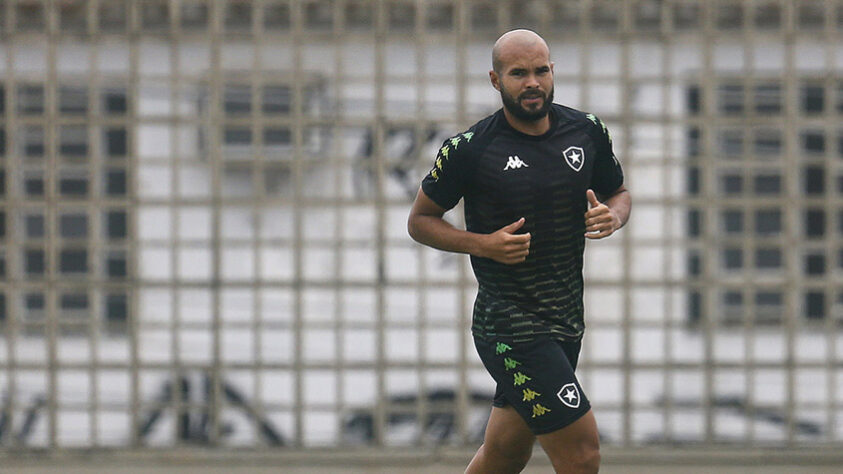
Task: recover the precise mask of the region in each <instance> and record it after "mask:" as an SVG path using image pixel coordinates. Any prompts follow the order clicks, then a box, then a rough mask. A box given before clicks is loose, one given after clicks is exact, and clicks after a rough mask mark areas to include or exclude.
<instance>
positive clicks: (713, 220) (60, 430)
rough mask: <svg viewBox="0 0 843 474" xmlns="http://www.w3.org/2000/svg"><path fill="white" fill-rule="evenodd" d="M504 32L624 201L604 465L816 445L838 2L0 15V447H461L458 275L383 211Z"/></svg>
mask: <svg viewBox="0 0 843 474" xmlns="http://www.w3.org/2000/svg"><path fill="white" fill-rule="evenodd" d="M515 27H526V28H532V29H535V30H536V31H538V32H540V33H541V34H543V36H544V37H545V38H546V39H547V40H548V42H549V44H550V47H551V55H552V59H553V60H554V61H555V79H556V82H555V84H556V100H557V101H559V102H560V103H564V104H566V105H570V106H573V107H576V108H579V109H582V110H586V111H589V112H593V113H595V114H597V115H598V116H600V117H601V118H602V119H603V121H604V122H605V123H606V124H607V125H608V127H609V129H610V131H611V133H612V136H613V139H614V143H615V147H616V148H615V151H616V153H617V155H618V156H619V158H620V159H621V161H622V163H623V165H624V168H625V170H626V174H627V187H628V188H630V189H631V190H632V192H633V197H634V202H635V209H634V212H633V218H632V220H631V221H630V223H629V225H628V227H627V228H626V229H624V230H623V231H622V232H621V233H620V234H618V235H616V236H613V237H612V238H610V239H607V240H605V241H599V242H590V243H589V244H588V247H587V250H586V254H587V255H586V286H587V288H588V289H587V292H586V308H587V316H586V324H587V325H588V329H587V330H586V339H585V342H584V346H583V354H582V357H581V363H580V365H581V369H579V370H578V372H579V374H580V378H581V382H582V383H583V385H584V387H585V389H586V390H587V392H588V395H589V399H590V400H591V401H592V403H593V405H594V406H595V410H596V413H597V416H598V422H599V424H600V427H601V434H602V435H603V436H604V438H605V441H604V443H605V444H612V445H621V446H632V445H639V444H662V443H665V444H667V443H682V442H687V443H701V444H709V445H712V444H714V443H722V442H730V443H739V444H747V445H765V444H774V445H788V446H799V445H821V444H831V443H837V442H839V441H840V439H841V437H843V431H841V428H840V423H838V420H839V418H840V416H841V414H843V406H841V398H843V397H841V390H840V388H841V383H843V377H841V375H843V374H841V368H840V364H839V362H838V359H839V357H838V353H839V349H838V348H839V347H840V345H841V344H843V338H841V335H840V331H839V328H838V325H839V322H840V319H841V308H842V307H843V285H841V278H840V275H841V269H843V248H841V247H840V244H839V240H840V239H839V237H840V235H841V233H843V201H841V198H840V197H841V194H843V184H841V183H843V171H841V166H840V158H841V157H843V129H841V128H840V125H839V123H840V119H841V114H843V79H841V77H843V76H841V70H843V54H841V51H843V48H841V46H843V45H842V44H841V43H843V1H839V0H805V1H800V2H790V1H783V0H746V1H735V0H728V1H726V0H717V1H701V0H700V1H696V0H663V1H656V0H627V1H620V2H618V1H605V0H578V1H538V0H532V1H531V0H507V1H492V0H477V1H458V0H339V1H326V0H137V1H129V0H126V1H105V0H62V1H58V0H55V1H53V0H9V1H5V2H2V3H1V4H0V38H2V42H0V321H2V336H0V389H1V390H2V394H3V397H2V400H0V406H2V407H3V409H2V411H0V444H3V445H4V446H9V447H20V446H31V447H50V448H56V447H58V448H63V447H105V446H120V447H132V448H136V447H142V446H164V447H173V446H187V445H195V444H210V445H214V446H250V447H272V446H279V445H280V446H303V447H316V446H357V445H375V446H394V445H405V446H417V445H438V444H450V445H458V446H468V445H475V444H476V443H478V442H479V440H480V439H481V436H482V427H483V425H484V422H485V418H484V416H485V415H487V414H488V399H489V397H490V395H491V393H492V390H493V387H492V386H491V380H490V378H489V377H488V376H487V375H486V373H485V371H484V370H483V369H482V366H481V364H480V363H479V360H478V359H477V357H476V355H475V354H474V349H473V346H472V343H471V341H470V338H469V331H468V327H469V325H470V312H471V307H472V303H473V297H474V292H475V291H476V288H475V283H474V279H473V276H472V274H471V270H470V268H469V267H468V262H467V259H466V258H464V257H462V256H455V255H446V254H443V253H441V252H437V251H434V250H431V249H427V248H422V247H421V246H418V245H416V244H414V243H412V242H411V241H410V239H409V237H407V235H406V230H405V220H406V216H407V212H408V210H409V205H410V202H411V201H412V198H413V197H414V195H415V192H416V189H417V187H418V183H419V181H420V179H421V177H422V176H423V175H424V174H425V173H426V172H427V170H428V169H429V168H430V166H431V164H432V160H433V158H434V156H435V150H436V149H437V148H438V146H439V144H440V143H441V141H442V139H443V138H445V137H447V136H451V135H453V134H454V133H457V132H459V131H462V130H464V129H465V128H466V127H467V126H469V125H470V124H471V123H473V122H474V121H476V120H478V119H479V118H481V117H482V116H484V115H485V114H487V113H489V112H492V111H494V110H495V109H496V108H497V107H498V106H499V98H498V97H497V96H496V95H495V94H496V93H495V92H494V90H493V89H492V88H491V86H490V85H489V84H488V79H487V76H486V72H487V71H488V69H489V63H490V49H491V44H492V42H493V41H494V39H495V38H496V37H497V36H498V35H499V34H500V33H502V32H503V31H506V30H508V29H511V28H515ZM459 214H460V213H459V212H456V213H453V215H452V216H449V218H450V219H453V220H454V221H455V222H457V223H458V221H459V220H460V216H459Z"/></svg>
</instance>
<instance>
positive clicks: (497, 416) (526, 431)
mask: <svg viewBox="0 0 843 474" xmlns="http://www.w3.org/2000/svg"><path fill="white" fill-rule="evenodd" d="M535 442H536V435H534V434H533V432H532V431H530V428H529V427H527V423H526V422H525V421H524V419H523V418H521V415H519V414H518V412H516V411H515V409H514V408H512V406H510V405H507V406H504V407H492V413H491V415H489V423H488V424H487V425H486V434H485V436H484V438H483V443H484V444H486V445H487V446H488V445H491V446H494V447H496V448H498V447H505V448H506V449H507V450H512V451H519V452H524V451H532V449H533V444H534V443H535Z"/></svg>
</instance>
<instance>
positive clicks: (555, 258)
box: [422, 104, 623, 341]
mask: <svg viewBox="0 0 843 474" xmlns="http://www.w3.org/2000/svg"><path fill="white" fill-rule="evenodd" d="M549 114H550V122H551V126H550V130H548V131H547V133H545V134H543V135H540V136H533V135H527V134H524V133H521V132H519V131H517V130H515V129H514V128H512V126H510V125H509V123H508V122H507V121H506V118H505V116H504V113H503V110H502V109H501V110H498V111H497V112H496V113H494V114H492V115H490V116H489V117H486V118H485V119H483V120H481V121H479V122H477V123H476V124H475V125H474V126H472V127H471V128H469V129H468V131H466V132H465V133H461V134H459V135H456V136H454V137H452V138H449V139H448V140H445V142H444V143H443V145H442V148H440V149H439V153H438V154H437V156H436V161H435V163H434V166H433V168H432V169H431V170H430V172H429V173H428V175H427V176H426V177H425V178H424V180H423V181H422V189H423V190H424V193H425V194H426V195H427V196H428V197H430V198H431V199H432V200H433V201H434V202H436V203H437V204H438V205H439V206H441V207H443V208H444V209H451V208H453V207H454V206H455V205H456V204H457V203H458V202H459V200H460V199H461V198H463V199H465V221H466V229H467V230H468V231H470V232H476V233H481V234H489V233H492V232H495V231H497V230H498V229H500V228H501V227H504V226H506V225H509V224H511V223H513V222H515V221H517V220H518V219H520V218H521V217H524V218H525V223H524V226H523V227H522V228H521V229H519V230H518V231H517V232H516V233H519V234H520V233H526V232H530V233H531V240H530V254H529V255H528V256H527V259H526V261H524V262H522V263H519V264H516V265H505V264H502V263H498V262H495V261H494V260H491V259H486V258H480V257H475V256H472V257H471V265H472V268H473V269H474V274H475V276H476V277H477V281H478V284H479V290H478V294H477V300H476V301H475V304H474V320H473V323H472V331H473V333H474V334H475V335H476V336H478V337H482V338H490V337H495V336H506V337H514V338H515V339H516V340H530V339H532V338H534V337H535V336H537V335H542V334H545V335H551V336H552V337H554V338H556V339H560V340H569V341H574V340H579V339H580V338H581V337H582V333H583V328H584V324H583V302H582V299H583V277H582V265H583V249H584V248H585V237H584V234H585V219H584V214H585V212H586V210H587V208H588V201H587V199H586V190H587V189H592V190H594V191H595V192H596V193H598V195H600V194H602V195H609V194H612V193H614V192H615V191H616V190H617V189H618V188H619V187H620V186H621V185H622V184H623V171H622V169H621V165H620V163H618V160H617V158H615V155H614V153H613V151H612V141H611V138H610V136H609V133H608V131H607V130H606V127H605V125H604V124H603V123H602V122H601V121H600V120H599V119H598V118H597V117H595V116H594V115H592V114H586V113H584V112H580V111H578V110H574V109H571V108H569V107H564V106H562V105H558V104H553V105H552V107H551V109H550V113H549Z"/></svg>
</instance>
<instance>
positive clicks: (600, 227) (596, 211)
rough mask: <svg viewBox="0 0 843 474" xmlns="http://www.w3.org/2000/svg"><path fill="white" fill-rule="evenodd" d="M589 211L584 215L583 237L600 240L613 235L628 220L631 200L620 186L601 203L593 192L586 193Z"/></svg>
mask: <svg viewBox="0 0 843 474" xmlns="http://www.w3.org/2000/svg"><path fill="white" fill-rule="evenodd" d="M586 198H587V199H588V204H589V207H590V209H589V210H588V211H587V212H586V213H585V236H586V237H587V238H589V239H602V238H605V237H608V236H610V235H612V234H613V233H615V231H616V230H618V229H620V228H621V227H623V226H624V224H626V221H628V220H629V211H630V209H631V208H632V198H631V197H630V195H629V191H627V189H626V188H625V187H624V186H623V185H621V186H620V187H619V188H618V189H616V190H615V192H614V193H612V194H611V195H609V196H607V197H605V198H604V199H603V202H600V201H599V200H598V199H597V195H596V194H594V191H592V190H591V189H589V190H588V191H586Z"/></svg>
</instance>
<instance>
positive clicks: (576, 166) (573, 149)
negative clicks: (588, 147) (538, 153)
mask: <svg viewBox="0 0 843 474" xmlns="http://www.w3.org/2000/svg"><path fill="white" fill-rule="evenodd" d="M562 157H564V158H565V163H568V166H570V167H571V169H572V170H574V171H579V170H581V169H582V165H583V162H585V152H584V151H583V149H582V148H580V147H578V146H569V147H568V148H566V149H565V150H564V151H563V152H562Z"/></svg>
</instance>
